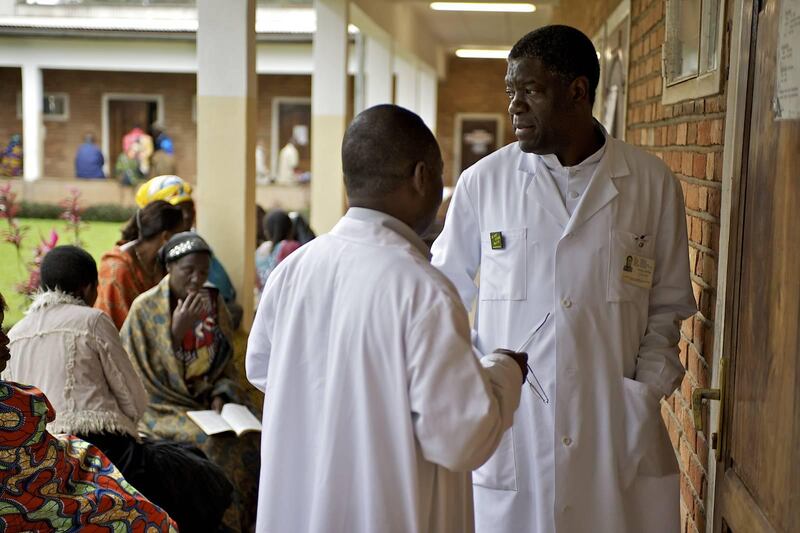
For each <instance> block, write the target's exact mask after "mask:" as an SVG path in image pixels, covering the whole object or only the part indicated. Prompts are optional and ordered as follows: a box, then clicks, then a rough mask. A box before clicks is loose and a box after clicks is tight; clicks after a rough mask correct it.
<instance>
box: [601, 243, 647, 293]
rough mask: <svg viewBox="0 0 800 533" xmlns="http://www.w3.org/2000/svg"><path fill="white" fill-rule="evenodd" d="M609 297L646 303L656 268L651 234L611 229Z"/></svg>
mask: <svg viewBox="0 0 800 533" xmlns="http://www.w3.org/2000/svg"><path fill="white" fill-rule="evenodd" d="M610 241H611V242H610V246H609V251H610V253H609V263H608V301H609V302H643V303H647V298H648V296H649V294H650V287H651V286H652V281H653V273H654V270H655V259H654V242H653V240H652V239H651V238H650V236H649V235H637V234H636V233H631V232H629V231H620V230H611V235H610Z"/></svg>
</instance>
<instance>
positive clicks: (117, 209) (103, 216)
mask: <svg viewBox="0 0 800 533" xmlns="http://www.w3.org/2000/svg"><path fill="white" fill-rule="evenodd" d="M134 213H136V208H135V207H125V206H121V205H116V204H98V205H93V206H90V207H87V208H86V211H84V212H83V220H86V221H87V222H91V221H98V222H125V221H126V220H128V219H130V218H131V217H132V216H133V215H134Z"/></svg>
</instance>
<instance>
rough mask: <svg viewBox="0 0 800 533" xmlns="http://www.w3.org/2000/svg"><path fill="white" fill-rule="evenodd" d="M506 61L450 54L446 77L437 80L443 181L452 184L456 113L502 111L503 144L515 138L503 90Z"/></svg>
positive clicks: (437, 134)
mask: <svg viewBox="0 0 800 533" xmlns="http://www.w3.org/2000/svg"><path fill="white" fill-rule="evenodd" d="M505 76H506V62H505V60H503V59H460V58H457V57H455V56H452V57H450V58H449V60H448V64H447V77H446V78H445V79H444V80H442V81H440V82H439V95H438V106H439V108H438V114H437V119H436V120H437V122H436V137H437V139H438V140H439V145H440V146H441V148H442V159H444V182H445V185H454V182H453V166H454V162H453V158H454V157H455V155H454V143H455V142H456V140H455V139H454V135H455V127H456V114H457V113H500V114H501V115H503V124H504V133H503V144H508V143H511V142H515V141H516V140H517V139H516V137H515V136H514V131H513V129H512V128H511V121H510V120H509V117H508V98H507V97H506V93H505V82H504V79H505Z"/></svg>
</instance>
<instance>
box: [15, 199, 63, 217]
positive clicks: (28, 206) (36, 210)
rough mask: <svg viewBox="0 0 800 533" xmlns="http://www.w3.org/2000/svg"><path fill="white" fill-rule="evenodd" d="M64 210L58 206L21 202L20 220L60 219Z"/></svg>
mask: <svg viewBox="0 0 800 533" xmlns="http://www.w3.org/2000/svg"><path fill="white" fill-rule="evenodd" d="M63 211H64V210H63V209H62V208H61V206H59V205H56V204H39V203H34V202H21V203H20V206H19V213H18V214H17V216H18V217H19V218H56V219H57V218H58V217H60V216H61V213H62V212H63Z"/></svg>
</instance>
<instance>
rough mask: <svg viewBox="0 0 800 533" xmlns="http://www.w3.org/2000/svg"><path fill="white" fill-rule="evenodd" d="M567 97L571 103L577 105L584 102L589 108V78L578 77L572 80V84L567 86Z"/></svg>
mask: <svg viewBox="0 0 800 533" xmlns="http://www.w3.org/2000/svg"><path fill="white" fill-rule="evenodd" d="M569 96H570V100H572V102H573V103H575V104H577V103H579V102H581V101H584V100H585V101H586V103H588V104H589V106H590V107H591V102H590V99H589V78H587V77H586V76H578V77H577V78H575V79H574V80H572V83H570V84H569Z"/></svg>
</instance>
